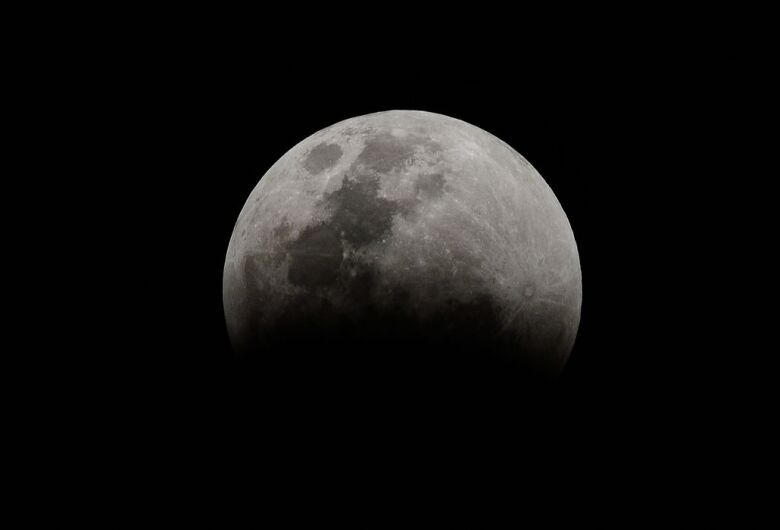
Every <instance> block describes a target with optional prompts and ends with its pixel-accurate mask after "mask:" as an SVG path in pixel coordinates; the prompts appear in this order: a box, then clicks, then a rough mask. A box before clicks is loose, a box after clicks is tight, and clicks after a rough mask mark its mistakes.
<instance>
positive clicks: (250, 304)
mask: <svg viewBox="0 0 780 530" xmlns="http://www.w3.org/2000/svg"><path fill="white" fill-rule="evenodd" d="M223 298H224V306H225V316H226V321H227V325H228V331H229V334H230V338H231V342H232V344H233V346H234V348H235V349H236V351H237V352H238V353H239V354H240V355H241V356H242V358H243V359H244V360H245V361H246V362H247V363H249V364H252V365H253V366H257V367H262V372H263V373H265V374H278V375H279V374H287V376H288V379H287V380H296V381H299V382H300V381H301V380H302V378H303V379H305V380H306V381H307V383H306V384H307V385H314V386H317V385H325V386H327V387H331V388H332V387H333V385H341V386H342V387H343V386H344V385H350V384H354V383H355V382H356V381H358V380H360V381H363V382H366V381H371V382H373V383H371V384H370V385H369V386H374V387H376V385H374V384H377V385H379V387H382V388H387V387H388V385H389V386H394V385H395V386H397V385H401V386H403V385H404V384H408V383H410V382H411V381H415V380H416V381H426V384H430V382H431V381H436V380H438V381H449V382H450V383H452V382H453V381H458V382H459V383H453V384H465V385H468V384H472V383H474V381H477V380H481V381H488V382H490V381H497V380H498V379H501V380H511V381H515V382H520V381H523V382H530V381H540V380H543V379H549V378H552V377H554V376H555V375H557V374H558V373H560V371H561V370H562V369H563V367H564V365H565V363H566V360H567V358H568V355H569V352H570V351H571V348H572V345H573V343H574V339H575V336H576V332H577V327H578V324H579V314H580V303H581V274H580V268H579V256H578V254H577V249H576V244H575V242H574V237H573V234H572V232H571V228H570V226H569V224H568V220H567V219H566V216H565V214H564V213H563V210H562V209H561V208H560V205H559V204H558V202H557V200H556V199H555V196H554V194H553V193H552V191H551V190H550V189H549V188H548V187H547V185H546V183H545V182H544V181H543V179H542V178H541V176H540V175H539V174H538V173H537V172H536V171H535V170H534V169H533V168H532V167H531V166H530V164H528V163H527V162H526V161H525V159H523V158H522V157H521V156H520V155H519V154H517V153H516V152H514V151H512V150H511V148H509V147H507V146H506V145H505V144H503V142H500V141H499V140H498V139H496V138H495V137H493V136H491V135H489V134H488V133H486V132H484V131H482V130H480V129H477V128H476V127H473V126H471V125H468V124H466V123H464V122H460V121H458V120H454V119H452V118H448V117H445V116H441V115H436V114H430V113H424V112H411V111H392V112H386V113H379V114H374V115H369V116H363V117H359V118H353V119H351V120H347V121H345V122H341V123H339V124H336V125H334V126H332V127H330V128H328V129H325V130H323V131H320V132H319V133H316V134H315V135H313V136H312V137H310V138H308V139H306V140H304V141H303V142H301V143H300V144H298V145H297V146H296V147H295V148H293V149H292V150H291V151H290V152H288V153H287V154H286V155H285V156H284V157H282V159H281V160H280V161H279V162H277V164H275V165H274V167H273V168H271V170H269V172H268V173H267V174H266V175H265V176H263V178H262V179H261V180H260V183H259V184H258V186H257V187H256V188H255V190H254V191H253V192H252V194H251V195H250V197H249V199H248V200H247V203H246V205H245V206H244V209H243V210H242V212H241V214H240V215H239V219H238V221H237V223H236V226H235V229H234V232H233V236H232V238H231V242H230V245H229V248H228V253H227V258H226V262H225V271H224V279H223ZM305 374H308V375H305ZM280 377H281V375H280ZM380 382H382V384H379V383H380Z"/></svg>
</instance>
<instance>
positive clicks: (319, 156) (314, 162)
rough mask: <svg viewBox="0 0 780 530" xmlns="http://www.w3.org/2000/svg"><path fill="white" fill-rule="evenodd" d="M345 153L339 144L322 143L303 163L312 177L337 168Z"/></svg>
mask: <svg viewBox="0 0 780 530" xmlns="http://www.w3.org/2000/svg"><path fill="white" fill-rule="evenodd" d="M343 153H344V152H343V151H342V150H341V147H340V146H339V145H337V144H328V143H321V144H319V145H317V146H315V147H314V148H313V149H312V150H311V151H310V152H309V155H308V156H307V157H306V160H304V161H303V167H304V168H306V171H308V172H309V173H311V174H312V175H316V174H318V173H322V172H323V171H325V170H326V169H330V168H332V167H333V166H335V165H336V163H337V162H338V161H339V159H340V158H341V155H342V154H343Z"/></svg>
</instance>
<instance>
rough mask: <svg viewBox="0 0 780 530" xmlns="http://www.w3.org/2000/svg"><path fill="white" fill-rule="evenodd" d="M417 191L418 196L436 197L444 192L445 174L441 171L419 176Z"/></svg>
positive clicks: (424, 197) (425, 197)
mask: <svg viewBox="0 0 780 530" xmlns="http://www.w3.org/2000/svg"><path fill="white" fill-rule="evenodd" d="M415 191H416V194H417V197H418V198H421V199H436V198H438V197H441V195H442V193H444V175H442V174H441V173H431V174H423V175H420V176H419V177H417V182H416V183H415Z"/></svg>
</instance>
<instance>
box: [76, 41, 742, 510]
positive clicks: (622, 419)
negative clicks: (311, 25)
mask: <svg viewBox="0 0 780 530" xmlns="http://www.w3.org/2000/svg"><path fill="white" fill-rule="evenodd" d="M486 33H487V32H486ZM252 35H254V34H252ZM369 37H370V36H367V37H366V40H367V42H371V43H373V44H374V45H372V46H368V45H367V49H366V50H360V51H355V50H354V46H351V45H350V47H349V50H352V51H354V53H349V54H347V53H346V52H345V49H344V48H343V47H339V46H335V45H333V44H332V43H333V40H332V39H331V38H330V37H327V36H323V38H322V40H321V41H318V42H319V45H318V46H310V47H302V48H299V47H293V46H292V45H291V44H289V42H288V41H287V40H284V39H282V40H280V41H277V42H274V41H273V40H267V41H263V42H246V41H245V40H240V41H239V42H233V40H232V39H231V38H229V37H228V38H225V39H224V40H221V39H217V40H218V41H219V42H217V41H215V40H209V41H208V42H207V43H206V44H200V45H196V44H194V43H188V44H187V45H186V46H184V45H182V46H179V45H177V44H176V43H172V44H169V45H166V46H163V47H160V49H159V50H157V52H158V53H156V56H155V57H154V58H153V59H149V60H147V61H146V62H144V64H142V65H140V69H139V71H141V72H143V75H123V74H120V75H117V76H116V77H115V78H113V79H112V81H111V84H115V85H119V86H121V90H120V91H118V92H116V94H117V95H116V97H115V98H114V99H113V101H111V102H110V103H111V105H110V106H107V109H109V110H107V116H106V120H107V121H109V122H112V123H113V124H114V125H116V124H117V123H118V124H119V125H120V127H119V128H121V129H124V130H123V132H122V134H121V135H117V136H116V137H114V136H111V137H110V138H109V143H115V144H120V145H119V146H118V149H117V151H118V153H119V154H117V155H116V156H115V155H114V154H113V151H111V153H112V155H111V159H112V164H113V165H112V166H107V167H117V166H118V167H119V168H120V169H121V170H123V171H124V172H126V176H125V178H123V179H122V182H121V184H120V185H119V186H116V187H114V186H112V187H111V190H112V193H113V194H114V196H115V197H117V198H118V200H117V201H116V203H112V204H111V205H110V206H109V208H107V211H106V212H105V213H106V215H109V216H110V218H111V219H113V220H115V224H111V225H110V226H109V225H107V224H105V223H95V225H94V226H93V227H92V230H94V231H95V233H96V237H101V238H103V239H104V240H107V241H117V237H116V234H117V232H118V231H121V233H122V234H123V236H124V238H125V241H126V242H127V243H123V244H121V245H116V246H113V247H112V248H111V249H110V250H109V251H107V252H111V253H112V258H113V259H114V261H113V263H116V264H119V267H118V268H117V269H116V270H112V271H111V273H110V274H121V276H122V281H121V282H117V281H116V279H115V278H113V279H111V278H109V279H108V280H109V282H108V283H107V285H111V286H116V285H119V286H121V287H112V288H111V289H108V292H107V293H106V297H107V298H113V299H116V298H117V297H119V298H121V302H122V303H121V304H119V306H120V308H119V309H118V310H113V309H112V310H111V311H108V312H107V313H108V314H107V315H101V316H103V317H107V318H106V320H107V322H106V325H105V328H104V329H103V330H101V334H100V336H101V337H104V338H101V340H102V342H101V345H102V346H103V347H104V348H105V350H104V351H106V352H110V354H109V355H106V356H104V357H103V358H101V359H99V360H98V361H97V362H95V363H93V364H92V365H90V367H89V369H88V374H89V377H91V378H94V379H96V380H98V381H99V385H100V386H101V387H103V388H104V389H105V392H106V395H109V396H111V397H112V399H109V400H106V401H105V403H101V404H102V405H105V406H106V408H107V412H106V413H105V417H107V418H110V419H111V420H117V421H116V423H117V424H119V425H120V432H121V433H122V436H126V437H127V439H129V440H132V443H131V444H130V445H131V446H132V447H134V448H135V449H136V450H138V449H139V448H144V449H145V450H149V451H150V452H151V454H153V455H154V456H153V457H150V458H149V459H145V460H144V459H142V460H144V461H145V463H147V464H148V463H149V462H155V463H157V462H166V465H169V464H170V462H174V461H175V462H177V463H178V464H179V466H178V467H177V468H176V469H177V470H179V471H180V472H181V473H182V475H183V476H186V477H190V476H195V475H201V474H204V473H207V471H206V468H208V469H210V470H213V469H212V468H213V467H216V468H220V469H222V468H227V469H229V470H231V471H235V472H237V473H239V474H240V473H242V472H243V471H242V470H245V469H249V468H251V469H258V468H262V469H263V471H262V473H263V475H262V476H263V477H266V478H263V479H257V480H260V482H262V483H263V484H266V485H268V484H270V485H272V486H273V488H272V489H274V490H275V491H277V492H279V491H281V490H282V489H283V488H282V487H281V486H280V484H287V483H288V482H289V481H293V482H294V481H295V480H298V479H300V477H302V476H307V477H310V476H311V474H310V473H311V472H312V470H316V469H320V468H322V467H323V466H324V467H325V468H327V469H329V471H328V472H325V475H327V476H332V475H333V474H334V473H335V474H336V475H340V474H342V473H345V469H347V468H350V467H353V468H357V469H363V470H364V472H365V473H368V474H369V475H371V476H374V477H378V476H381V477H385V476H387V475H386V473H388V472H390V471H391V470H392V469H393V468H395V467H396V466H398V468H399V469H403V470H405V472H407V473H408V474H407V475H406V477H407V478H403V477H400V478H399V477H396V478H395V479H392V480H391V479H387V480H384V479H383V482H384V483H385V485H386V486H388V485H389V486H392V485H395V486H398V485H399V484H401V485H405V486H404V487H412V485H413V483H414V479H413V478H411V477H414V476H416V475H415V473H417V472H418V471H419V469H422V467H425V468H426V469H427V468H428V467H427V466H429V465H431V464H432V463H433V462H436V463H438V465H439V466H440V467H439V469H440V471H441V473H442V474H440V475H439V476H440V478H441V477H446V476H450V475H451V474H453V473H454V474H459V473H465V472H466V471H465V470H466V469H467V468H469V465H472V466H476V467H480V466H487V467H488V468H490V469H493V470H499V471H502V472H503V471H506V473H507V474H508V476H509V479H510V480H511V479H512V477H518V476H522V475H523V474H524V473H527V472H529V471H530V470H531V469H532V468H542V469H545V470H546V473H545V474H546V475H547V477H548V478H549V479H551V480H558V479H561V480H563V479H562V478H561V477H563V476H567V477H568V476H574V475H569V474H568V473H569V472H571V471H576V470H579V471H581V473H576V476H577V477H578V478H577V479H572V480H575V481H574V482H569V483H568V484H570V486H571V488H574V489H576V490H577V491H578V492H583V491H584V490H587V488H588V487H589V483H590V482H589V481H591V480H598V481H608V482H610V483H611V484H613V485H620V484H633V483H634V482H635V481H636V480H639V481H643V480H644V479H645V477H648V476H650V475H664V474H665V473H672V470H674V473H676V474H677V475H675V476H681V475H680V473H682V475H685V476H687V475H688V474H698V476H699V478H701V477H702V476H706V475H707V473H710V472H712V469H711V468H709V467H708V465H707V455H706V451H704V450H703V449H702V447H703V445H702V444H701V440H702V439H703V438H704V437H705V435H704V434H703V433H704V432H706V431H704V430H703V425H705V424H707V422H709V420H710V419H711V416H712V414H714V413H715V412H716V411H718V410H720V409H719V407H720V406H721V404H722V403H723V402H725V401H726V400H727V397H726V396H727V395H728V393H727V392H726V393H724V392H723V391H722V389H715V384H714V383H713V382H712V381H710V380H708V377H707V373H706V370H707V368H706V367H707V362H702V361H703V360H704V358H705V357H706V356H708V355H710V354H711V352H712V350H710V349H706V348H703V347H701V343H700V342H699V337H697V336H696V335H695V334H694V336H691V334H690V333H689V332H690V331H692V330H693V331H696V330H699V329H702V328H701V327H700V324H699V323H698V322H694V318H693V317H691V316H690V314H691V313H692V312H694V309H693V308H694V305H695V304H696V303H698V300H697V297H698V294H697V293H698V289H699V286H698V285H697V282H698V281H703V279H702V278H701V276H697V275H696V273H695V271H694V270H693V269H694V266H693V265H692V264H690V262H689V261H688V260H687V259H686V258H685V255H686V253H689V252H690V251H691V250H694V251H695V250H696V245H698V244H700V242H699V241H698V240H697V239H696V238H694V237H690V236H691V235H692V234H693V232H692V231H690V229H689V228H688V227H687V226H684V225H682V224H679V223H678V222H677V220H676V215H677V214H678V212H679V211H680V210H681V209H683V210H685V211H687V212H688V213H689V214H691V215H695V212H692V210H691V209H690V208H689V205H687V204H685V203H684V201H683V200H682V197H683V196H684V191H685V190H687V189H688V188H690V187H696V186H697V184H696V182H695V174H694V173H689V174H687V175H686V174H685V172H686V171H687V170H688V167H686V166H685V164H684V163H683V161H682V160H683V154H690V153H691V152H693V151H694V150H695V146H694V145H693V143H692V142H689V141H688V139H689V137H688V131H689V129H688V124H689V123H690V121H691V119H692V118H696V117H698V116H697V114H696V113H697V112H698V105H699V102H700V101H701V100H700V99H699V98H698V92H697V90H696V89H695V88H692V87H688V86H687V85H685V84H683V83H679V82H677V83H676V82H673V81H674V80H675V79H677V80H679V79H681V76H682V73H683V72H684V71H686V70H687V69H688V68H690V64H689V63H686V62H685V61H682V62H681V63H680V64H679V65H678V64H677V63H675V65H672V64H671V63H663V64H659V63H658V62H657V61H656V60H654V59H653V58H652V57H648V56H647V55H637V54H636V53H634V52H633V51H631V52H627V53H622V54H621V53H616V52H615V48H614V47H608V50H609V52H608V53H607V52H605V51H604V50H599V51H593V52H590V51H587V52H581V53H577V52H578V51H579V50H576V47H573V48H571V47H570V48H565V49H564V50H562V51H561V52H560V53H556V52H553V51H551V50H547V49H546V48H545V46H544V44H538V45H536V47H535V48H533V49H529V48H528V47H525V46H521V45H520V44H518V43H517V42H516V41H514V40H512V39H509V40H508V41H507V42H503V41H502V42H500V43H493V42H482V43H474V42H471V41H470V42H468V43H464V44H463V45H457V43H454V42H455V41H456V39H455V40H449V41H448V44H447V46H441V45H440V42H439V41H437V40H436V39H434V38H433V37H431V38H430V40H427V39H424V40H423V41H420V42H416V43H415V45H414V47H413V48H414V53H411V52H410V49H411V48H409V47H408V46H407V47H403V46H401V47H398V46H396V43H395V41H393V43H387V42H385V43H384V45H382V46H379V47H377V46H376V45H375V44H376V40H372V39H370V38H369ZM250 40H251V39H250ZM336 40H338V39H336ZM486 50H489V51H490V53H487V52H486ZM499 51H500V53H499ZM128 53H129V55H130V56H131V57H133V52H132V50H130V51H129V52H128ZM421 57H422V58H425V59H424V60H423V59H421ZM134 71H137V70H134ZM391 109H412V110H426V111H431V112H437V113H441V114H445V115H449V116H452V117H455V118H458V119H461V120H464V121H466V122H469V123H471V124H473V125H475V126H477V127H480V128H482V129H484V130H486V131H489V132H490V133H492V134H494V135H496V136H497V137H499V138H501V139H502V140H504V141H505V142H506V143H508V144H509V145H511V146H512V147H513V148H515V149H516V150H517V151H518V152H520V153H521V154H522V155H523V156H524V157H526V159H528V160H529V161H530V162H531V163H532V164H533V165H534V167H535V168H536V169H537V170H538V171H539V172H540V173H541V175H542V176H543V177H544V179H545V180H546V181H547V183H548V184H549V185H550V187H551V188H552V190H553V191H554V193H555V194H556V196H557V198H558V200H559V201H560V203H561V205H562V207H563V209H564V211H565V212H566V214H567V216H568V218H569V221H570V223H571V226H572V230H573V232H574V235H575V238H576V240H577V244H578V248H579V253H580V260H581V265H582V275H583V304H582V319H581V323H580V328H579V333H578V337H577V341H576V343H575V346H574V350H573V352H572V355H571V358H570V361H569V363H568V365H567V367H566V370H565V372H564V373H563V375H562V376H561V377H560V378H559V380H558V381H556V382H555V384H554V385H552V386H549V387H545V388H544V389H542V390H538V389H535V390H534V391H533V392H530V393H527V392H524V391H523V390H522V389H518V391H517V392H516V393H514V394H512V396H511V398H510V399H507V400H504V401H500V402H490V401H480V402H478V403H474V404H470V403H464V400H463V396H459V395H458V394H457V392H455V394H453V395H452V400H451V401H448V400H447V399H446V397H445V399H443V400H441V399H440V400H439V401H437V404H436V405H435V406H433V405H431V404H430V403H428V404H425V403H422V404H420V406H419V407H417V406H416V404H415V403H414V402H411V403H410V402H408V401H406V402H402V403H400V404H399V406H398V407H397V408H393V406H392V404H391V406H389V407H388V406H387V404H386V403H385V404H384V405H383V406H381V407H379V406H376V407H375V406H374V405H373V404H372V403H371V402H370V401H369V402H365V401H364V400H363V396H361V395H354V396H349V399H348V400H347V401H346V402H345V401H343V400H340V401H332V400H329V399H328V396H327V395H322V394H316V393H311V394H307V393H306V392H304V393H296V394H295V395H290V394H286V393H281V394H280V395H268V393H267V392H264V390H263V388H259V389H258V388H255V386H261V385H257V384H256V379H255V378H254V374H252V373H246V372H244V371H243V367H242V366H241V365H240V364H239V363H237V362H236V360H235V358H234V356H233V354H232V352H231V350H230V345H229V342H228V337H227V332H226V328H225V323H224V316H223V311H222V267H223V264H224V258H225V253H226V250H227V245H228V242H229V239H230V235H231V232H232V229H233V225H234V223H235V221H236V218H237V216H238V213H239V212H240V210H241V208H242V206H243V204H244V201H245V200H246V198H247V197H248V195H249V193H250V191H251V190H252V189H253V188H254V186H255V185H256V184H257V182H258V180H259V179H260V177H261V176H262V175H263V173H264V172H265V171H266V170H267V169H268V168H269V167H270V166H271V165H272V164H273V163H274V162H275V161H276V160H278V159H279V157H281V156H282V155H283V154H284V153H285V152H286V151H287V150H288V149H290V148H291V147H292V146H294V145H295V144H296V143H298V142H299V141H301V140H302V139H304V138H305V137H307V136H308V135H310V134H312V133H314V132H316V131H318V130H320V129H322V128H324V127H327V126H329V125H331V124H333V123H335V122H338V121H340V120H344V119H347V118H350V117H354V116H358V115H362V114H367V113H371V112H378V111H382V110H391ZM680 170H682V171H680ZM659 183H661V184H663V185H659ZM670 189H673V190H674V191H673V192H672V191H670ZM113 253H115V254H113ZM104 259H105V258H104ZM117 271H121V272H117ZM681 287H682V288H681ZM96 336H97V334H96ZM99 342H100V341H99ZM294 353H295V352H291V354H294ZM323 353H327V352H323ZM354 375H355V377H357V378H359V377H360V374H359V373H356V374H354ZM93 376H94V377H93ZM114 398H116V399H114ZM354 404H359V405H360V406H359V407H355V406H354ZM472 405H473V406H472ZM126 420H129V421H126ZM129 426H132V427H129ZM139 454H140V453H139ZM454 462H457V465H456V464H454ZM681 462H684V466H683V467H680V466H681ZM155 465H156V464H153V465H152V467H154V466H155ZM421 466H422V467H421ZM367 469H372V470H374V471H372V472H368V471H366V470H367ZM378 469H382V470H383V471H381V472H380V471H378ZM415 469H416V470H417V471H415ZM509 469H512V470H514V471H513V472H509V471H508V470H509ZM519 470H524V471H522V472H520V471H519ZM301 473H302V474H301ZM328 473H330V475H328ZM563 473H566V475H563ZM320 476H321V475H320ZM597 476H598V477H601V478H599V479H594V478H593V477H597ZM269 477H270V478H269ZM296 477H298V479H296ZM364 478H365V477H364ZM505 478H506V477H505ZM251 479H252V478H251V477H250V480H251ZM365 480H369V481H370V479H369V478H365ZM618 489H620V488H618ZM613 494H616V495H624V496H630V495H631V490H630V488H627V489H626V490H624V491H622V492H618V493H614V492H613ZM280 495H281V494H280Z"/></svg>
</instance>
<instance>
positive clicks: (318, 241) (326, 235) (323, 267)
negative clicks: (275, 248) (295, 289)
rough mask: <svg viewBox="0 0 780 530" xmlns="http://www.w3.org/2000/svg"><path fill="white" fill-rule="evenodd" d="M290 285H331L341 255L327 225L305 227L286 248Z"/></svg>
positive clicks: (337, 270)
mask: <svg viewBox="0 0 780 530" xmlns="http://www.w3.org/2000/svg"><path fill="white" fill-rule="evenodd" d="M288 252H289V254H290V268H289V269H288V273H287V279H288V280H289V281H290V283H292V284H293V285H298V286H301V287H307V288H310V289H311V288H314V287H319V286H323V285H331V284H333V283H334V282H335V281H336V279H337V278H338V273H339V267H341V260H342V255H343V252H344V250H343V247H342V244H341V239H339V237H338V235H336V233H334V231H333V228H332V227H331V226H328V225H327V224H321V225H317V226H312V227H308V228H306V229H305V230H303V232H301V234H300V235H299V236H298V238H297V239H296V240H295V241H293V243H292V244H291V245H290V246H289V247H288Z"/></svg>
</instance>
